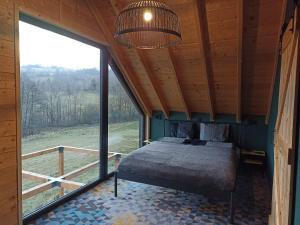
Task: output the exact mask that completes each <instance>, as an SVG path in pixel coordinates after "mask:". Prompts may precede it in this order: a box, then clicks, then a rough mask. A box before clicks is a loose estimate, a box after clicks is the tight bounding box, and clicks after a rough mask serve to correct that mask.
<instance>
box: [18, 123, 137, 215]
mask: <svg viewBox="0 0 300 225" xmlns="http://www.w3.org/2000/svg"><path fill="white" fill-rule="evenodd" d="M108 142H109V151H112V152H120V153H129V152H130V151H132V150H134V149H136V148H138V145H139V122H138V121H135V122H125V123H117V124H111V125H109V139H108ZM59 145H63V146H72V147H79V148H90V149H99V124H96V125H85V126H77V127H69V128H61V129H52V130H49V131H47V132H42V133H40V134H37V135H32V136H29V137H26V138H23V139H22V154H26V153H30V152H34V151H38V150H42V149H46V148H51V147H55V146H59ZM64 154H65V160H64V161H65V173H68V172H70V171H72V170H75V169H78V168H80V167H82V166H85V165H87V164H89V163H91V162H94V161H96V160H98V159H99V156H97V155H88V154H85V153H72V152H65V153H64ZM22 168H23V170H27V171H31V172H36V173H41V174H44V175H49V176H54V177H58V176H59V173H58V153H57V152H54V153H50V154H47V155H43V156H39V157H36V158H32V159H27V160H23V162H22ZM110 170H112V168H110ZM98 176H99V168H98V167H95V168H93V169H91V170H89V171H87V172H86V173H84V174H82V175H80V176H78V177H76V178H74V179H73V180H74V181H77V182H82V183H88V182H91V181H94V180H96V179H97V178H98ZM37 184H39V183H38V182H34V181H30V180H27V179H23V183H22V189H23V190H26V189H28V188H31V187H33V186H35V185H37ZM58 197H59V188H52V189H51V190H49V191H46V192H43V193H40V194H38V195H36V196H34V197H31V198H29V199H27V200H25V201H23V214H28V213H29V212H32V211H33V210H35V209H36V208H37V207H40V206H42V205H45V204H47V203H49V202H50V201H53V200H55V199H57V198H58Z"/></svg>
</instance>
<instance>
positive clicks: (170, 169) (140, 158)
mask: <svg viewBox="0 0 300 225" xmlns="http://www.w3.org/2000/svg"><path fill="white" fill-rule="evenodd" d="M236 168H237V157H236V153H235V151H234V150H233V149H232V148H220V147H208V146H193V145H184V144H179V143H171V142H163V141H156V142H152V143H151V144H150V145H146V146H144V147H142V148H140V149H138V150H136V151H134V152H132V153H131V154H129V155H128V156H127V157H125V158H124V159H123V160H122V161H121V163H120V165H119V168H118V178H121V179H126V180H130V181H135V182H141V183H146V184H152V185H157V186H163V187H167V188H174V189H178V190H183V191H189V192H196V193H203V192H205V193H208V192H215V191H222V192H223V191H234V188H235V179H236Z"/></svg>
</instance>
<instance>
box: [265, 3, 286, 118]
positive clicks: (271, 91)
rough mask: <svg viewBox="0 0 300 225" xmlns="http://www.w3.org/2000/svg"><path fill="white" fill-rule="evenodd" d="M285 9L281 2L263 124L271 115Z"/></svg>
mask: <svg viewBox="0 0 300 225" xmlns="http://www.w3.org/2000/svg"><path fill="white" fill-rule="evenodd" d="M286 7H287V0H283V1H282V7H281V17H280V22H279V27H278V34H277V38H276V50H275V56H274V67H273V72H272V80H271V86H270V93H269V98H268V105H267V107H268V108H267V114H266V120H265V123H266V124H268V123H269V118H270V113H271V107H272V99H273V92H274V86H275V79H276V73H277V67H278V59H279V51H280V39H281V35H282V26H283V23H284V20H285V13H286Z"/></svg>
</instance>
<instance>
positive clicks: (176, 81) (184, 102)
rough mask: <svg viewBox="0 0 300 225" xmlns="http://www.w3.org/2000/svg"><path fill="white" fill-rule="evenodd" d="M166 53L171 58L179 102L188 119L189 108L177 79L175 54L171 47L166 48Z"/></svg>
mask: <svg viewBox="0 0 300 225" xmlns="http://www.w3.org/2000/svg"><path fill="white" fill-rule="evenodd" d="M168 54H169V57H170V59H171V63H172V68H173V70H174V81H175V83H176V87H177V90H178V94H179V97H180V99H181V102H182V104H183V107H184V112H185V114H186V117H187V119H188V120H190V119H191V112H190V110H189V108H188V106H187V104H186V100H185V99H184V96H183V92H182V87H181V85H180V82H179V80H178V72H177V71H178V69H177V63H176V59H175V55H174V53H173V50H172V49H171V48H168Z"/></svg>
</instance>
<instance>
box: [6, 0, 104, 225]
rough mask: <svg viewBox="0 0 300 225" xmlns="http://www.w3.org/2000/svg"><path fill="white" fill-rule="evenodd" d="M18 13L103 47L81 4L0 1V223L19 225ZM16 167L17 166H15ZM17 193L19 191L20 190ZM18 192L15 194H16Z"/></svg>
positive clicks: (100, 34) (73, 0)
mask: <svg viewBox="0 0 300 225" xmlns="http://www.w3.org/2000/svg"><path fill="white" fill-rule="evenodd" d="M19 11H21V12H23V13H27V14H30V15H32V16H35V17H37V18H40V19H42V20H45V21H47V22H50V23H52V24H54V25H58V24H59V26H60V27H62V28H66V29H68V30H69V31H72V32H74V33H76V34H79V35H81V36H83V37H87V38H89V39H91V40H93V41H96V42H98V43H102V44H106V40H105V38H104V36H103V32H102V30H101V29H100V28H99V27H97V26H96V25H95V20H94V17H93V16H92V15H91V13H90V11H89V9H88V7H87V5H86V3H85V1H81V0H80V1H77V0H62V1H59V0H51V1H48V0H0V224H5V225H14V224H21V221H22V215H21V201H20V199H21V192H18V185H20V183H21V182H20V180H19V179H21V178H20V176H18V175H19V174H20V173H19V171H20V170H21V166H20V163H18V157H20V154H21V153H20V134H19V133H18V131H19V130H20V129H18V126H19V120H18V118H19V116H18V115H19V113H18V110H19V108H20V107H19V105H18V99H19V97H18V96H19V93H18V89H19V88H18V85H19V67H20V66H19V55H18V54H19V53H18V52H19V51H18V44H19V39H18V22H19ZM18 165H19V166H18ZM20 190H21V188H20ZM20 190H19V191H20Z"/></svg>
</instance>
